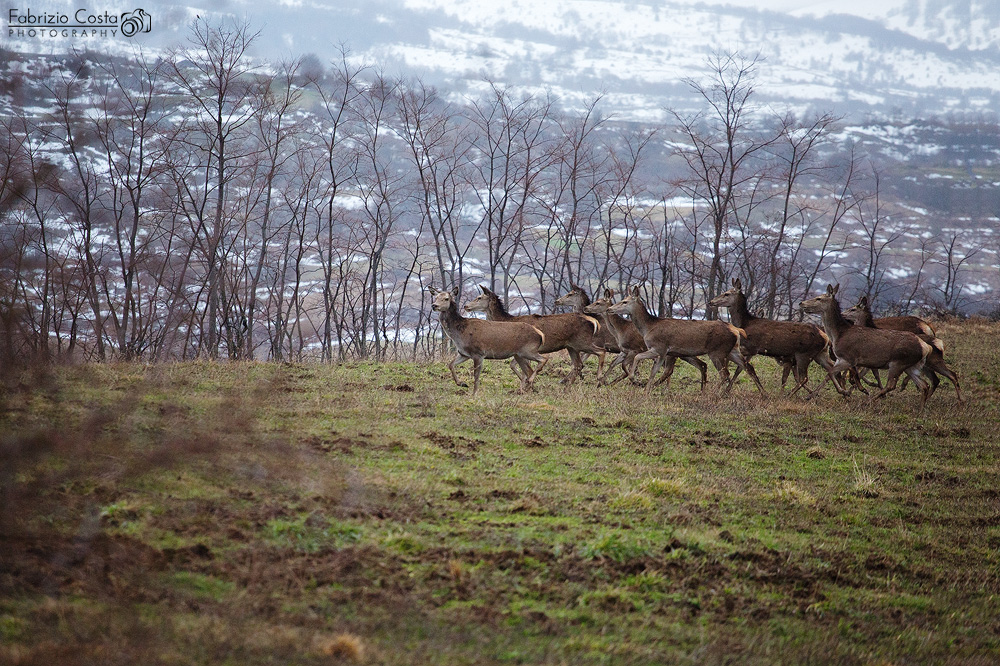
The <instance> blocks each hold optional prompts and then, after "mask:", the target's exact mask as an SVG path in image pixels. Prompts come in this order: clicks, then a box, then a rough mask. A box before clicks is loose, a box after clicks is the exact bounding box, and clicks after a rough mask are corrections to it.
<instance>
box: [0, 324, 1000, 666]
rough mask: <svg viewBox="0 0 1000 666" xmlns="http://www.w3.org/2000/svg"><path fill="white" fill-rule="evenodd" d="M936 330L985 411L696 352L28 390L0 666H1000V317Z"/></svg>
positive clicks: (8, 488) (34, 377) (270, 369)
mask: <svg viewBox="0 0 1000 666" xmlns="http://www.w3.org/2000/svg"><path fill="white" fill-rule="evenodd" d="M939 332H940V334H941V335H942V337H943V338H945V340H946V341H947V343H948V352H947V354H946V357H947V358H949V360H950V361H951V362H952V365H953V366H954V367H955V369H956V370H957V371H958V372H959V374H960V375H961V377H962V379H963V389H964V391H965V393H966V396H967V404H966V405H965V406H962V405H959V403H958V402H957V401H956V398H955V393H954V391H953V389H952V388H951V385H950V384H948V383H947V382H943V383H942V386H941V387H940V389H939V390H938V392H937V393H936V394H935V395H934V396H933V397H932V398H931V400H930V402H929V403H928V407H927V409H926V411H925V412H924V414H922V415H918V414H917V413H916V404H917V397H916V393H915V392H914V390H913V389H912V388H910V389H909V390H907V391H906V392H904V393H902V394H898V395H891V396H889V397H888V398H887V399H886V400H884V401H880V402H879V403H876V404H869V403H868V402H867V400H866V399H865V398H864V397H863V396H859V395H855V396H852V397H851V398H850V399H847V400H845V399H843V398H841V397H839V396H837V395H836V394H835V393H834V392H833V391H832V390H829V389H827V390H826V391H825V392H824V393H823V395H821V396H820V397H818V398H817V399H816V400H814V401H811V402H806V401H803V400H800V399H797V398H796V399H787V398H784V397H781V396H780V395H779V393H778V392H777V388H776V386H777V378H778V371H777V367H776V366H775V364H774V363H773V362H772V361H770V360H767V359H758V361H757V362H756V365H757V368H758V372H759V374H760V375H761V377H762V378H763V379H764V381H765V385H766V386H767V388H768V390H769V391H770V395H769V396H768V397H766V398H761V397H760V396H759V395H757V394H756V392H755V391H754V390H752V387H751V385H750V384H749V382H747V381H743V380H741V382H740V383H739V384H738V386H737V388H736V389H735V390H734V391H733V393H732V394H731V395H730V396H724V397H720V396H718V395H716V394H715V393H714V392H711V391H706V392H705V393H704V394H702V393H699V392H698V391H697V388H696V386H695V384H694V381H693V374H692V373H691V371H690V370H691V369H690V368H689V367H687V366H684V367H683V368H681V367H679V368H678V372H677V374H675V378H674V381H673V384H672V386H671V388H670V390H669V391H654V394H653V395H651V396H645V395H644V394H643V393H642V391H641V390H639V389H635V388H631V387H626V386H624V385H622V384H620V385H618V386H616V387H613V388H611V389H595V388H594V386H593V374H594V366H593V365H589V366H588V370H587V382H586V383H585V384H583V385H579V384H578V385H576V386H573V387H571V388H569V389H563V388H562V387H561V386H559V385H558V377H559V372H560V371H565V370H566V369H567V366H566V365H565V364H563V365H562V366H557V367H556V368H555V371H554V372H552V373H549V372H548V371H547V372H546V373H545V374H543V376H542V377H540V378H539V381H538V385H537V391H535V392H533V393H531V394H528V395H518V394H516V393H515V388H516V384H515V380H514V378H513V375H512V374H511V373H510V370H509V368H508V367H507V365H506V363H504V362H494V363H493V364H488V366H487V370H486V371H485V372H484V374H483V384H482V387H481V390H480V394H479V395H478V396H477V397H476V398H472V399H470V398H469V397H468V391H467V389H459V388H456V387H455V386H454V384H452V383H451V381H450V379H449V377H448V371H447V368H446V367H445V365H444V363H434V364H362V363H352V364H345V365H338V366H323V365H318V364H317V365H310V364H301V365H288V364H284V365H283V364H265V363H259V364H252V363H251V364H245V363H234V364H225V363H219V364H211V363H185V364H177V365H161V366H140V365H85V366H78V367H67V368H54V369H51V370H47V371H35V372H30V373H24V374H23V375H19V376H15V377H10V378H8V382H7V386H6V388H5V389H4V391H3V393H2V398H0V400H2V402H0V409H2V411H0V433H2V435H0V445H2V449H0V483H2V511H0V663H4V664H45V665H49V664H102V665H103V664H329V663H363V664H507V663H513V664H517V663H528V664H574V665H575V664H654V663H682V664H684V663H692V664H716V663H733V664H735V663H740V664H742V663H768V664H771V663H787V664H804V663H818V664H830V663H833V664H837V663H841V664H855V663H857V664H903V663H935V664H936V663H954V664H992V663H996V662H997V660H1000V483H998V479H1000V448H998V443H1000V435H998V428H1000V349H998V348H997V345H996V341H997V340H998V339H1000V325H995V324H985V323H964V324H955V325H941V327H940V331H939ZM590 363H591V364H593V361H591V362H590ZM465 367H467V366H463V368H465ZM466 372H469V371H468V370H467V371H466ZM813 377H814V380H815V379H818V377H819V371H818V369H815V368H814V370H813ZM713 379H714V377H713Z"/></svg>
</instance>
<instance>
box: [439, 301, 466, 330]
mask: <svg viewBox="0 0 1000 666" xmlns="http://www.w3.org/2000/svg"><path fill="white" fill-rule="evenodd" d="M438 315H439V317H440V320H441V327H442V328H444V330H445V331H446V332H447V333H449V334H452V333H457V332H458V331H459V330H461V329H462V328H463V327H464V324H465V317H463V316H462V314H461V313H460V312H459V311H458V304H457V303H455V302H454V301H452V303H451V305H450V306H449V307H448V309H447V310H441V311H440V312H439V313H438Z"/></svg>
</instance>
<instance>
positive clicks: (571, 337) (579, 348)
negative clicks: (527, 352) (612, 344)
mask: <svg viewBox="0 0 1000 666" xmlns="http://www.w3.org/2000/svg"><path fill="white" fill-rule="evenodd" d="M479 288H480V289H481V290H482V292H483V293H481V294H480V295H479V296H477V297H476V298H474V299H473V300H471V301H469V302H468V303H466V304H465V311H466V312H485V313H486V319H487V320H489V321H497V322H500V321H506V322H522V323H527V324H531V325H532V326H534V327H535V328H537V329H538V330H540V331H541V332H542V333H544V334H545V344H543V345H542V348H541V349H540V350H539V351H540V352H541V353H543V354H548V353H550V352H557V351H560V350H562V349H565V350H566V351H567V352H569V357H570V360H571V361H572V362H573V370H572V371H571V372H570V373H569V374H568V375H567V376H566V377H564V378H563V379H562V382H563V383H572V382H573V381H574V380H575V379H576V378H577V377H582V376H583V372H582V370H583V358H582V357H581V354H583V353H587V354H589V353H596V350H595V348H594V344H593V341H594V335H595V334H596V333H597V332H598V331H600V329H601V324H600V322H598V321H597V320H596V319H594V318H593V317H590V316H588V315H583V314H577V313H575V312H567V313H564V314H552V315H537V314H529V315H520V316H514V315H512V314H510V313H509V312H507V309H506V308H505V307H504V305H503V302H502V301H501V300H500V297H499V296H498V295H497V294H495V293H494V292H492V291H491V290H489V289H487V288H486V287H483V286H480V287H479ZM542 365H543V366H544V365H545V364H544V363H543V364H542ZM538 370H541V368H538Z"/></svg>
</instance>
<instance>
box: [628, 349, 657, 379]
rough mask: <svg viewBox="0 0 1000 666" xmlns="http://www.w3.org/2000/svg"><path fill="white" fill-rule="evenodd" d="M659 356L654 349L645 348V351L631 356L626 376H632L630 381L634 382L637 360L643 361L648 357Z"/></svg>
mask: <svg viewBox="0 0 1000 666" xmlns="http://www.w3.org/2000/svg"><path fill="white" fill-rule="evenodd" d="M659 356H660V353H659V352H657V351H656V350H655V349H647V350H646V351H644V352H642V353H641V354H636V355H635V356H634V357H633V358H632V367H631V368H630V369H629V371H628V376H629V377H631V378H632V382H633V383H636V382H635V371H636V368H638V367H639V361H645V360H646V359H648V358H659Z"/></svg>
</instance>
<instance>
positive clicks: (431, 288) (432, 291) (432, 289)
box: [427, 285, 438, 296]
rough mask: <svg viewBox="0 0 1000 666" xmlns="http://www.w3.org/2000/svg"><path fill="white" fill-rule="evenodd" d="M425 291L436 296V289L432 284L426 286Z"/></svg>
mask: <svg viewBox="0 0 1000 666" xmlns="http://www.w3.org/2000/svg"><path fill="white" fill-rule="evenodd" d="M427 291H429V292H430V293H431V296H436V295H437V293H438V290H437V289H435V288H434V285H430V286H428V287H427Z"/></svg>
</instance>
